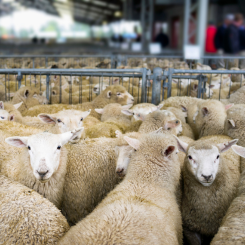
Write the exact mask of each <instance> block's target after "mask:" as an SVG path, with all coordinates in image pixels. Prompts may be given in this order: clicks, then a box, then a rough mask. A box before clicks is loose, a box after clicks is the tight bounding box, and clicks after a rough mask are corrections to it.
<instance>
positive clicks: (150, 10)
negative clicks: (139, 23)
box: [147, 0, 155, 49]
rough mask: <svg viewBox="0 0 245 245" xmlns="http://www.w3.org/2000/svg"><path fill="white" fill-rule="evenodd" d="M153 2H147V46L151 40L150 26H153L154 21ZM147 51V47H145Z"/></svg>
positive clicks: (152, 0) (151, 0)
mask: <svg viewBox="0 0 245 245" xmlns="http://www.w3.org/2000/svg"><path fill="white" fill-rule="evenodd" d="M154 4H155V1H154V0H150V1H149V26H148V35H149V37H148V38H149V39H148V42H147V44H150V43H151V40H152V26H153V20H154V6H155V5H154ZM147 48H148V49H149V45H148V47H147Z"/></svg>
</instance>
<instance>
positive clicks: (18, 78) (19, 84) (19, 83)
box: [17, 71, 22, 89]
mask: <svg viewBox="0 0 245 245" xmlns="http://www.w3.org/2000/svg"><path fill="white" fill-rule="evenodd" d="M21 78H22V76H21V72H20V71H18V75H17V80H18V89H20V87H21Z"/></svg>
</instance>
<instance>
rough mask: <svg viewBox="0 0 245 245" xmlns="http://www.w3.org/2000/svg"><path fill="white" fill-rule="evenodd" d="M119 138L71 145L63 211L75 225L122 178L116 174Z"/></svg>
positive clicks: (90, 140) (100, 139) (86, 140)
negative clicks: (116, 150)
mask: <svg viewBox="0 0 245 245" xmlns="http://www.w3.org/2000/svg"><path fill="white" fill-rule="evenodd" d="M116 145H117V139H111V138H98V139H85V140H84V141H80V142H79V143H78V144H74V145H67V147H69V149H68V150H69V151H68V162H67V173H66V177H65V183H66V184H65V185H64V190H63V202H62V208H61V210H62V213H63V214H64V215H65V217H66V218H67V220H68V222H69V224H71V225H74V224H76V223H77V222H78V221H80V220H81V219H82V218H84V217H85V216H86V215H88V214H89V213H91V212H92V211H93V209H94V208H95V207H96V206H97V204H98V203H99V202H100V201H101V200H102V199H103V198H104V197H105V196H106V194H107V193H108V192H110V191H111V190H112V189H113V188H114V187H115V185H117V184H118V183H119V181H120V178H119V177H118V176H117V175H116V173H115V169H116V167H115V166H116V153H115V150H114V149H115V146H116Z"/></svg>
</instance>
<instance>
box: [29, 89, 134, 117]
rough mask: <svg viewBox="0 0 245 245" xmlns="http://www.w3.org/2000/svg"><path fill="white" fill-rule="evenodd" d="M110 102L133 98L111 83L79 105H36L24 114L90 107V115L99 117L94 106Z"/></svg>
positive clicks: (125, 103)
mask: <svg viewBox="0 0 245 245" xmlns="http://www.w3.org/2000/svg"><path fill="white" fill-rule="evenodd" d="M110 103H119V104H121V105H128V104H132V103H134V98H133V96H132V95H130V94H129V93H128V92H127V91H126V89H125V88H124V87H122V86H120V85H112V86H109V87H107V88H106V89H105V90H104V91H103V92H101V94H100V95H98V96H97V97H96V98H95V99H94V100H93V101H92V102H87V103H83V104H81V105H56V104H54V105H49V106H36V107H33V108H31V110H29V111H27V112H26V113H25V114H24V115H25V116H37V115H38V114H40V113H51V114H52V113H56V112H58V111H60V110H62V109H74V110H82V111H87V110H89V109H91V110H92V111H91V113H90V116H93V117H95V118H97V119H100V114H98V113H96V112H95V111H94V109H95V108H103V107H105V106H106V105H107V104H110Z"/></svg>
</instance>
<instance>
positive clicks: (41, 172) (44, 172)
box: [37, 170, 48, 178]
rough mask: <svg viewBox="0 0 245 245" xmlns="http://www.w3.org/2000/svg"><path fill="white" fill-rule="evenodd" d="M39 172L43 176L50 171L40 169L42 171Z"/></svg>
mask: <svg viewBox="0 0 245 245" xmlns="http://www.w3.org/2000/svg"><path fill="white" fill-rule="evenodd" d="M37 173H38V174H39V175H40V177H41V178H43V177H44V176H45V175H46V174H47V173H48V170H47V171H40V172H38V171H37Z"/></svg>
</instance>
